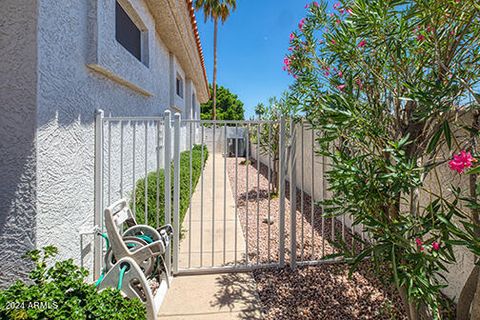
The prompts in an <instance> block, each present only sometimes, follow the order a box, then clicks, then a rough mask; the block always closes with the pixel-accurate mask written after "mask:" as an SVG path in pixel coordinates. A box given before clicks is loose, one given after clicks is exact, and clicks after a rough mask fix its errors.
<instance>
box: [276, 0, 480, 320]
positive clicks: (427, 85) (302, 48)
mask: <svg viewBox="0 0 480 320" xmlns="http://www.w3.org/2000/svg"><path fill="white" fill-rule="evenodd" d="M306 9H307V16H306V17H305V18H304V19H302V20H301V21H300V22H299V26H298V27H299V28H298V30H297V31H295V32H293V33H292V34H291V36H290V44H291V46H290V49H289V53H288V55H287V57H286V58H285V60H284V69H285V70H286V71H287V72H288V73H290V74H291V75H292V76H293V77H294V78H295V79H296V83H295V84H294V86H293V87H292V96H293V98H292V99H294V100H296V101H298V104H299V105H300V106H302V107H303V111H304V112H305V114H306V116H307V118H308V119H309V121H310V122H311V124H312V125H313V127H314V128H316V129H319V131H320V132H321V133H322V136H321V137H320V138H319V140H318V141H319V144H320V150H318V151H319V152H320V153H321V154H322V155H324V156H325V157H327V158H328V159H329V162H330V170H329V172H327V180H328V182H329V188H330V190H331V191H332V192H333V196H332V198H331V199H330V200H327V201H325V202H324V205H325V210H326V212H327V213H328V214H330V215H334V216H335V215H345V214H346V215H348V216H352V217H353V220H354V225H358V226H361V227H362V228H363V230H364V231H365V232H366V234H367V235H368V237H369V238H370V239H371V242H364V245H365V246H364V249H362V250H361V251H360V252H356V251H353V250H347V247H346V246H345V250H344V252H343V253H342V254H343V255H344V256H347V257H350V258H351V260H350V261H351V263H352V270H354V269H355V267H356V266H357V265H358V263H360V262H361V261H362V260H363V259H364V258H367V257H370V258H371V259H372V260H373V261H374V262H375V263H377V264H379V265H386V266H387V267H388V268H389V273H390V274H391V275H392V277H391V282H392V283H393V284H394V285H395V286H396V288H397V289H398V292H399V294H400V296H401V297H402V300H403V303H404V305H405V309H406V310H407V315H408V317H409V319H412V320H415V319H440V318H444V314H445V312H444V311H443V310H447V311H448V309H449V306H448V305H447V304H445V303H444V302H443V301H444V300H443V299H442V296H441V290H442V289H443V288H445V287H446V286H448V282H447V280H446V279H445V278H444V277H443V273H444V272H447V271H448V265H449V264H453V263H456V259H455V255H454V250H455V247H456V246H459V245H461V246H465V247H466V248H468V249H469V250H470V251H471V252H473V253H474V254H475V255H476V256H477V257H478V256H479V253H480V251H479V249H478V248H479V246H478V239H479V238H480V223H479V213H480V204H479V203H478V201H477V198H478V192H479V191H480V187H479V185H478V182H477V174H478V173H480V169H478V170H477V169H473V170H472V171H470V172H469V170H470V169H471V168H472V167H475V159H476V158H478V156H479V154H478V150H477V145H478V143H477V140H478V134H479V129H480V122H479V118H480V113H479V109H480V107H479V106H480V95H479V94H478V85H479V81H480V23H478V22H479V19H480V5H479V4H478V1H475V0H462V1H460V0H425V1H420V0H406V1H396V0H368V1H367V0H349V1H347V0H345V1H340V2H338V3H335V4H334V5H333V7H332V8H329V6H328V3H327V2H326V1H322V2H313V3H311V4H309V5H307V7H306ZM466 173H470V176H469V177H468V178H469V179H468V181H465V179H462V178H461V177H459V175H460V176H461V175H465V174H466ZM461 181H464V183H463V187H459V184H458V182H461ZM453 182H457V183H456V184H455V183H453ZM460 185H462V184H460ZM356 241H359V242H362V241H363V240H362V239H360V238H359V237H357V239H356ZM477 262H478V259H477ZM478 270H479V267H478V266H477V267H475V268H474V270H473V272H472V275H471V276H470V279H469V281H470V283H471V282H472V281H474V282H475V284H476V286H475V288H473V287H474V286H472V285H471V284H470V283H467V285H466V286H465V288H468V290H466V291H465V290H464V292H462V295H461V296H460V299H459V308H458V313H457V318H458V319H462V320H463V319H477V318H478V317H480V310H478V309H480V274H479V271H478ZM476 317H477V318H476Z"/></svg>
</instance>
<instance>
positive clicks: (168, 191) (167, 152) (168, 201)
mask: <svg viewBox="0 0 480 320" xmlns="http://www.w3.org/2000/svg"><path fill="white" fill-rule="evenodd" d="M171 121H172V119H171V113H170V110H167V111H165V120H164V125H163V126H164V130H165V133H164V135H163V138H164V143H163V145H164V157H165V158H164V161H163V163H164V168H165V170H164V173H165V189H164V193H165V224H171V223H172V181H171V177H170V176H171V172H172V170H171V165H170V161H171V158H172V157H171V152H172V144H171V142H172V127H171V124H172V123H171ZM173 232H174V234H175V237H176V235H177V234H179V232H180V230H178V229H175V228H174V230H173ZM165 260H166V262H167V269H168V271H167V273H168V275H169V276H170V273H171V270H172V254H171V251H170V250H167V252H166V254H165Z"/></svg>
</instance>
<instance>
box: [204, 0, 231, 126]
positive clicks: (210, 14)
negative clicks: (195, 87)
mask: <svg viewBox="0 0 480 320" xmlns="http://www.w3.org/2000/svg"><path fill="white" fill-rule="evenodd" d="M236 8H237V1H236V0H195V9H196V10H197V11H198V10H200V9H201V10H202V11H203V14H204V16H205V22H207V20H208V19H211V20H212V21H213V24H214V31H213V95H212V100H213V108H212V119H213V120H216V119H217V38H218V20H220V21H222V24H223V23H225V21H226V20H227V19H228V17H229V16H230V13H231V12H233V11H235V9H236Z"/></svg>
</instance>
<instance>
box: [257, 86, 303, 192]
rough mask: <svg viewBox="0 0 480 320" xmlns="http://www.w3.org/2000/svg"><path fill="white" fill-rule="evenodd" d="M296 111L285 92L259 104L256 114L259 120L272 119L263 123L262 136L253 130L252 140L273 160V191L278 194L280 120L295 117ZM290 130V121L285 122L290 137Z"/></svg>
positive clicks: (286, 131)
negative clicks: (266, 102)
mask: <svg viewBox="0 0 480 320" xmlns="http://www.w3.org/2000/svg"><path fill="white" fill-rule="evenodd" d="M295 113H296V109H295V108H294V104H292V103H291V101H290V97H289V95H288V93H287V92H285V93H283V94H282V96H281V97H280V98H277V97H271V98H270V99H268V105H264V104H263V103H259V104H257V106H256V107H255V114H256V115H257V118H258V119H259V120H266V121H272V123H271V124H269V125H262V126H261V129H260V136H259V137H257V131H256V130H253V131H252V132H251V134H252V140H253V141H254V142H255V143H258V142H259V143H260V144H259V147H260V152H261V153H262V154H263V155H265V156H268V157H270V158H271V160H272V168H271V169H272V179H269V180H270V181H271V186H272V193H273V194H275V195H277V194H278V190H279V183H280V182H279V170H280V168H279V160H280V158H279V154H280V124H279V120H280V119H281V118H282V117H284V118H285V119H287V117H293V116H294V115H295ZM289 132H290V122H289V121H288V119H287V121H286V122H285V134H286V138H288V135H289Z"/></svg>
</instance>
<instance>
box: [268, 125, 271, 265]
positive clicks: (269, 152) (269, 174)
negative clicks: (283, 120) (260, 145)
mask: <svg viewBox="0 0 480 320" xmlns="http://www.w3.org/2000/svg"><path fill="white" fill-rule="evenodd" d="M267 127H268V141H267V144H270V143H271V141H272V126H271V125H270V124H269V125H267ZM271 162H272V152H271V151H270V150H269V151H268V168H267V169H268V183H267V184H268V208H267V219H268V223H267V229H268V234H267V255H268V262H269V263H270V261H271V257H270V252H271V248H270V240H271V238H270V221H271V217H270V216H271V202H272V201H271V199H272V195H271V194H270V193H271V188H270V185H271V183H272V168H271Z"/></svg>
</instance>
